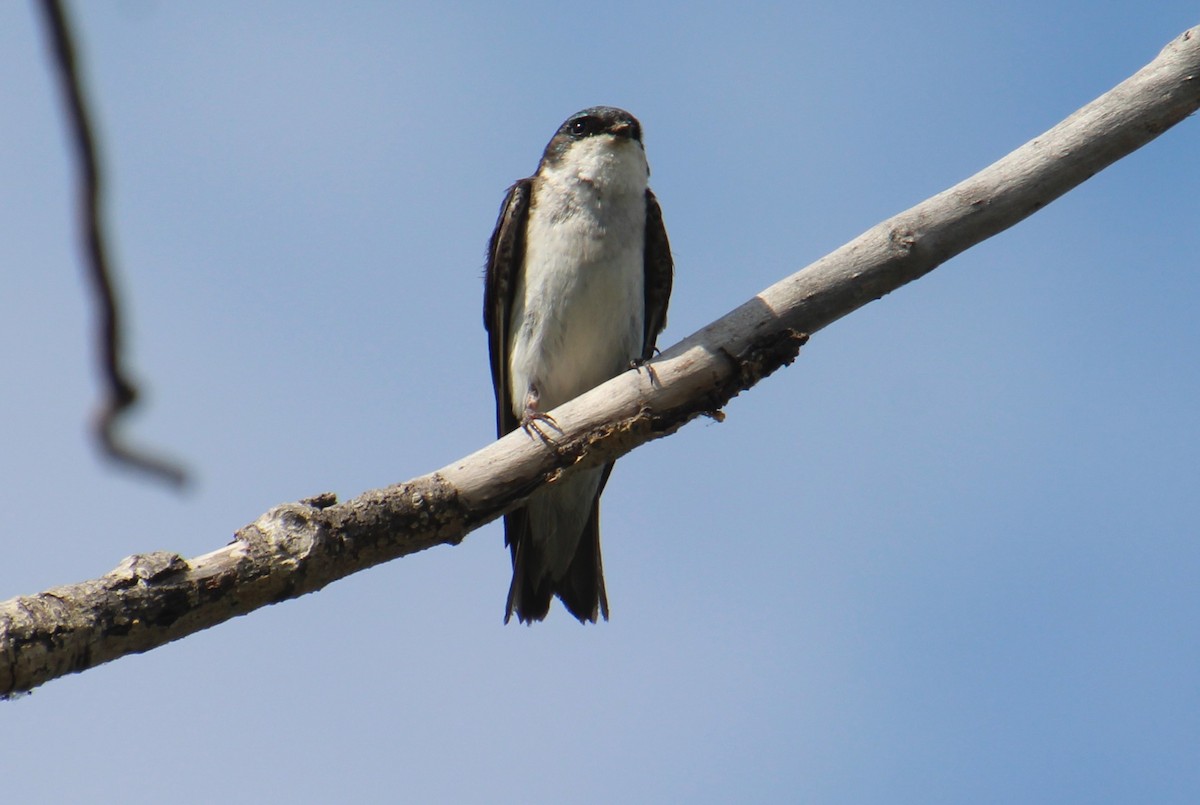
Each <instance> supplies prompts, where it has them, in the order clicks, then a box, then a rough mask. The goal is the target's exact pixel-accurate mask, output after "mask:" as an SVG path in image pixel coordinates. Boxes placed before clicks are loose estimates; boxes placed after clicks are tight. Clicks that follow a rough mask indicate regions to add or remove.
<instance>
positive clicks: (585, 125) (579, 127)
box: [571, 117, 596, 137]
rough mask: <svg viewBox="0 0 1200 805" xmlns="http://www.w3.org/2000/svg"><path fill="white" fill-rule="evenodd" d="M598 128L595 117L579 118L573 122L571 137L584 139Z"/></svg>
mask: <svg viewBox="0 0 1200 805" xmlns="http://www.w3.org/2000/svg"><path fill="white" fill-rule="evenodd" d="M595 127H596V118H594V117H578V118H575V119H574V120H572V121H571V136H573V137H583V136H584V135H587V134H591V133H592V131H594V130H595Z"/></svg>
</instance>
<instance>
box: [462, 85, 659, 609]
mask: <svg viewBox="0 0 1200 805" xmlns="http://www.w3.org/2000/svg"><path fill="white" fill-rule="evenodd" d="M649 176H650V168H649V164H648V163H647V161H646V151H645V147H644V145H643V142H642V126H641V123H639V122H638V120H637V118H635V117H634V116H633V115H631V114H630V113H629V112H626V111H625V110H623V109H617V108H615V107H611V106H593V107H591V108H588V109H584V110H582V111H580V112H577V113H575V114H573V115H571V116H570V117H569V118H567V119H566V121H565V122H563V124H562V125H561V126H559V128H558V130H557V131H556V132H555V133H554V136H553V137H552V138H551V139H550V142H549V143H548V144H547V145H546V148H545V150H544V151H543V152H542V157H541V160H540V162H539V163H538V167H537V172H536V173H534V175H533V176H530V177H528V178H525V179H520V180H518V181H517V182H516V183H514V184H513V185H512V186H511V187H509V189H508V193H507V195H506V196H505V198H504V202H503V204H502V205H501V207H500V215H499V218H498V220H497V221H496V228H495V230H494V231H493V232H492V237H491V239H490V241H489V242H488V249H487V268H486V275H485V282H484V285H485V289H484V304H483V321H484V327H485V329H486V330H487V333H488V353H489V357H490V360H491V370H492V386H493V389H494V391H495V397H496V432H497V436H498V437H499V436H504V435H505V434H506V433H509V432H511V431H513V430H516V429H517V428H523V429H525V431H526V432H527V433H529V434H530V436H531V438H532V437H534V435H535V434H536V435H538V436H541V437H542V438H543V439H547V440H548V439H549V435H548V433H547V431H548V430H549V431H552V430H553V428H554V426H555V423H554V421H553V419H551V418H550V417H549V416H548V414H547V412H548V411H550V410H551V409H553V408H555V407H556V406H558V405H561V404H562V403H565V402H567V401H568V400H570V399H573V398H574V397H577V396H578V395H580V394H582V393H584V392H585V391H588V390H590V389H592V388H594V387H596V386H598V385H599V384H601V383H603V382H604V381H605V380H608V379H610V378H612V377H615V376H616V375H618V374H620V373H621V372H624V371H626V370H627V369H630V368H631V367H640V366H641V365H642V364H644V363H645V362H646V361H648V360H650V359H651V358H652V357H653V356H654V352H655V342H656V340H657V338H658V336H659V334H660V333H661V332H662V330H663V328H664V327H665V326H666V322H667V303H668V300H669V299H670V295H671V285H672V282H673V276H674V263H673V261H672V258H671V247H670V243H669V241H668V240H667V232H666V228H665V226H664V225H663V217H662V209H661V208H660V207H659V204H658V199H657V198H656V197H655V195H654V193H653V192H652V191H651V190H650V187H649ZM612 468H613V465H612V462H609V463H608V464H605V465H604V466H602V467H594V468H590V469H585V470H579V471H576V472H573V473H570V474H569V475H567V476H565V477H564V478H563V479H562V480H561V481H559V482H557V483H551V484H549V485H547V486H543V487H541V488H539V489H538V490H537V491H535V492H534V493H533V494H532V495H530V497H529V498H528V499H527V500H526V502H525V503H524V504H523V505H522V506H521V507H520V508H517V509H515V510H514V511H512V512H510V513H508V514H506V515H505V516H504V541H505V544H506V545H507V546H508V548H509V551H510V553H511V556H512V569H513V575H512V583H511V585H510V586H509V591H508V601H507V605H506V609H505V615H504V622H505V623H508V622H509V620H510V619H511V618H512V616H513V615H514V614H515V615H516V616H517V620H518V621H520V622H523V623H532V622H534V621H540V620H543V619H544V618H545V617H546V615H547V613H548V612H549V609H550V604H551V601H552V600H553V598H554V597H555V596H557V597H558V599H559V600H560V601H561V602H562V604H563V605H564V606H565V607H566V609H567V610H568V611H569V612H570V613H571V614H572V615H574V616H575V617H576V618H578V619H579V621H580V623H589V622H590V623H595V622H596V620H597V617H598V616H603V617H604V619H605V620H608V595H607V593H606V591H605V588H604V570H603V564H602V562H601V557H600V494H601V493H602V492H603V491H604V486H605V484H606V483H607V482H608V478H609V475H610V473H611V472H612Z"/></svg>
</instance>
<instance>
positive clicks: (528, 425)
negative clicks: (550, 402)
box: [521, 407, 562, 445]
mask: <svg viewBox="0 0 1200 805" xmlns="http://www.w3.org/2000/svg"><path fill="white" fill-rule="evenodd" d="M542 423H545V425H543V424H542ZM543 427H549V428H552V429H554V430H556V431H558V432H559V433H562V428H560V427H559V426H558V423H557V422H555V421H554V417H552V416H550V415H549V414H545V413H542V412H541V411H539V410H537V409H536V408H531V407H526V409H525V413H524V415H522V417H521V430H523V431H525V432H526V433H528V434H529V435H530V436H533V434H535V433H536V434H537V435H538V438H539V439H541V440H542V441H543V442H545V443H546V444H549V445H552V444H553V443H554V440H553V439H552V438H551V436H550V435H549V434H548V433H546V431H544V430H542V428H543Z"/></svg>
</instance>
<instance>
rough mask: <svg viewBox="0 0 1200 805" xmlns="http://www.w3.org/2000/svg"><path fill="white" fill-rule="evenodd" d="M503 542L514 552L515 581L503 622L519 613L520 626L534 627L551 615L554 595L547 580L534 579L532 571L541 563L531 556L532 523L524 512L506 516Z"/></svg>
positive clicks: (510, 588)
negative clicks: (548, 614)
mask: <svg viewBox="0 0 1200 805" xmlns="http://www.w3.org/2000/svg"><path fill="white" fill-rule="evenodd" d="M504 541H505V543H507V544H508V547H509V549H510V550H511V551H512V567H513V577H512V584H510V585H509V586H508V606H507V608H506V610H505V613H504V622H505V623H508V622H509V620H511V619H512V616H513V613H514V612H515V613H517V620H519V621H520V622H521V623H532V622H534V621H540V620H542V619H543V618H545V617H546V613H547V612H549V611H550V599H551V598H553V597H554V591H553V590H552V589H551V588H550V585H549V584H548V583H547V581H548V579H542V580H540V581H541V583H540V584H539V583H538V581H539V580H538V579H534V578H533V576H534V574H533V573H532V572H530V568H532V567H536V566H538V565H539V564H540V561H539V560H538V559H537V558H536V557H534V556H531V555H530V554H531V553H535V550H534V548H533V540H531V539H530V538H529V519H528V517H526V514H525V510H524V509H517V510H516V511H515V512H512V513H511V514H506V515H504Z"/></svg>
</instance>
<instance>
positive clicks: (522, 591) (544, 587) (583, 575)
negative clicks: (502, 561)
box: [504, 495, 608, 623]
mask: <svg viewBox="0 0 1200 805" xmlns="http://www.w3.org/2000/svg"><path fill="white" fill-rule="evenodd" d="M528 527H529V526H528V520H527V518H526V517H525V511H524V510H523V509H520V510H517V511H515V512H512V513H511V514H508V515H506V516H505V518H504V531H505V541H506V542H508V545H509V548H510V549H511V550H512V562H513V578H512V584H511V585H509V588H508V606H507V609H506V611H505V615H504V622H505V623H508V622H509V620H511V619H512V616H513V613H514V612H515V613H516V615H517V620H519V621H521V622H522V623H532V622H533V621H540V620H542V619H544V618H545V617H546V613H548V612H549V611H550V601H551V599H552V598H553V597H554V596H555V595H557V596H558V597H559V599H560V600H561V601H562V602H563V605H564V606H566V608H567V610H568V611H569V612H570V613H571V614H572V615H574V616H575V617H576V618H578V619H579V621H580V623H584V622H591V623H595V622H596V616H597V614H599V615H602V616H603V617H604V619H605V620H608V594H607V592H606V591H605V589H604V568H603V566H602V564H601V561H600V497H599V495H597V496H596V501H595V502H594V503H593V504H592V514H591V516H590V517H588V521H587V525H586V526H584V529H583V535H582V537H581V538H580V540H579V547H578V548H577V549H576V550H575V557H574V558H573V559H572V560H571V564H570V565H569V566H568V567H567V572H566V575H565V576H563V578H562V579H560V580H559V581H558V583H555V582H554V580H553V579H551V578H549V577H548V576H546V577H543V578H540V579H535V578H533V576H534V573H533V572H531V570H530V568H534V567H538V566H540V565H541V561H540V557H538V556H537V555H536V553H537V551H536V549H535V548H533V544H532V543H533V541H532V540H531V539H529V534H528V532H527V529H528ZM597 610H598V611H597Z"/></svg>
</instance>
